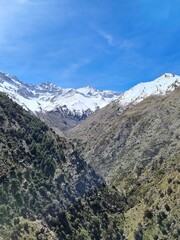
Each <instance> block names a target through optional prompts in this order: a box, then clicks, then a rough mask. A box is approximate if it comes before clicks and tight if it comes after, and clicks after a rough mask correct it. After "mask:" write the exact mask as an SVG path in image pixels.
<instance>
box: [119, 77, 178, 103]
mask: <svg viewBox="0 0 180 240" xmlns="http://www.w3.org/2000/svg"><path fill="white" fill-rule="evenodd" d="M178 86H180V76H178V75H175V74H172V73H165V74H163V75H162V76H160V77H159V78H157V79H155V80H153V81H151V82H143V83H139V84H137V85H136V86H134V87H133V88H131V89H129V90H128V91H126V92H124V93H123V94H121V95H120V97H119V98H118V99H117V102H118V103H119V104H120V105H122V106H127V105H129V104H130V103H131V104H137V103H139V102H141V101H143V100H144V99H145V98H147V97H149V96H152V95H165V94H167V93H169V92H172V91H173V90H175V88H177V87H178Z"/></svg>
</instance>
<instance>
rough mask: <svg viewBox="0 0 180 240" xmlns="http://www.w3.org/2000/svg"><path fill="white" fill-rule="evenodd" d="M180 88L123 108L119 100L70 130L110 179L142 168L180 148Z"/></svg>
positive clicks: (82, 149)
mask: <svg viewBox="0 0 180 240" xmlns="http://www.w3.org/2000/svg"><path fill="white" fill-rule="evenodd" d="M179 96H180V90H179V88H177V90H176V91H173V92H172V93H169V94H166V95H152V96H150V97H147V98H145V100H143V101H141V102H139V103H137V104H134V103H131V104H130V105H128V106H127V107H124V109H122V107H121V105H119V100H117V101H115V102H113V103H112V104H110V105H108V106H106V107H105V108H103V109H101V110H99V111H97V112H95V113H94V114H92V115H91V116H90V117H89V118H88V119H87V120H85V121H84V122H83V123H82V124H80V125H78V126H77V127H75V128H74V129H72V130H71V131H70V132H69V136H70V138H71V139H72V141H74V142H75V143H76V144H77V147H78V148H79V151H80V152H81V154H82V155H83V156H84V158H85V159H86V161H88V162H89V163H91V164H92V166H93V167H94V168H95V169H96V170H97V171H98V172H99V173H100V174H101V175H102V176H103V177H105V179H106V180H109V179H113V178H116V177H117V176H118V175H119V174H130V173H131V171H132V170H134V169H136V171H141V169H143V168H144V167H145V166H146V165H147V164H148V163H149V162H152V161H155V162H156V161H158V160H159V159H164V158H166V157H171V156H172V155H173V154H174V152H176V153H177V152H179V150H180V141H179V139H180V135H179V134H180V133H179V129H180V121H179V120H180V116H179V113H180V98H179Z"/></svg>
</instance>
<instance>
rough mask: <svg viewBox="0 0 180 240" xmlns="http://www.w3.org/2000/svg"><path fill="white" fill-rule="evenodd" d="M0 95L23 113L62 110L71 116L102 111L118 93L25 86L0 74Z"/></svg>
mask: <svg viewBox="0 0 180 240" xmlns="http://www.w3.org/2000/svg"><path fill="white" fill-rule="evenodd" d="M0 91H1V92H5V93H7V94H8V95H9V96H10V97H11V98H12V99H13V100H15V101H16V102H17V103H18V104H20V105H22V106H23V107H24V108H25V109H26V110H29V111H32V112H34V113H38V112H47V111H53V110H55V109H58V108H61V109H62V107H65V108H66V110H67V109H68V111H70V112H73V113H74V114H79V115H81V114H84V112H88V113H89V112H93V111H95V110H96V109H98V108H102V107H104V106H106V105H107V104H109V103H110V102H111V101H113V100H115V99H117V97H118V96H119V95H120V93H118V92H113V91H101V90H97V89H94V88H92V87H84V88H79V89H73V88H61V87H59V86H57V85H54V84H52V83H50V82H44V83H41V84H39V85H28V84H24V83H22V82H21V81H19V80H18V79H17V78H16V77H13V76H11V75H9V74H6V73H3V72H2V71H0Z"/></svg>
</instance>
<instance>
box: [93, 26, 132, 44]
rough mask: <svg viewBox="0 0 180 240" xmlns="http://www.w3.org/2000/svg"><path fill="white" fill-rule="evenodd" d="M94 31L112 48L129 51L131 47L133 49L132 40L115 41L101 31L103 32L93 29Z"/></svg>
mask: <svg viewBox="0 0 180 240" xmlns="http://www.w3.org/2000/svg"><path fill="white" fill-rule="evenodd" d="M95 31H96V32H97V33H98V34H99V35H101V37H103V38H104V39H105V40H106V41H107V42H108V44H109V45H111V46H114V47H118V48H120V49H130V48H132V47H134V42H133V41H132V40H129V39H117V38H115V37H114V36H113V35H111V34H109V33H107V32H105V31H103V30H99V29H98V30H97V29H95Z"/></svg>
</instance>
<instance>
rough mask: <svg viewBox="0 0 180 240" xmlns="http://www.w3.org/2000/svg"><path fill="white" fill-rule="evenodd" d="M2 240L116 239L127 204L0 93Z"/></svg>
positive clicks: (64, 145)
mask: <svg viewBox="0 0 180 240" xmlns="http://www.w3.org/2000/svg"><path fill="white" fill-rule="evenodd" d="M0 123H1V126H0V237H1V239H5V240H6V239H7V240H9V239H13V240H15V239H18V240H19V239H43V240H44V239H48V240H49V239H102V238H106V239H112V238H114V239H116V238H118V237H120V236H122V235H123V234H122V231H121V228H120V223H119V222H120V220H117V216H118V219H121V216H122V211H124V209H125V207H126V204H125V200H124V196H122V195H120V194H118V191H117V190H114V189H110V188H108V187H106V184H105V182H104V181H103V180H102V178H101V177H99V176H98V175H97V174H96V173H95V171H94V170H93V169H92V168H91V167H90V166H89V165H87V164H86V163H85V162H84V160H83V159H81V158H80V157H79V156H78V154H77V152H76V151H75V150H74V147H73V145H72V144H70V143H68V142H67V141H66V140H65V139H63V138H60V137H59V136H57V135H56V134H55V133H54V132H53V131H51V130H50V129H49V128H48V127H47V126H46V125H45V124H44V123H43V122H41V121H40V120H38V119H37V118H36V117H33V116H31V115H30V114H28V113H27V112H26V111H25V110H23V109H22V108H21V107H20V106H18V105H17V104H16V103H14V102H13V101H12V100H10V99H9V98H8V97H7V96H5V95H4V94H0Z"/></svg>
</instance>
